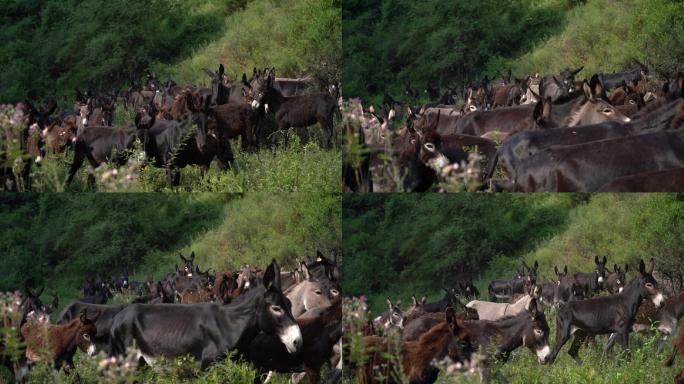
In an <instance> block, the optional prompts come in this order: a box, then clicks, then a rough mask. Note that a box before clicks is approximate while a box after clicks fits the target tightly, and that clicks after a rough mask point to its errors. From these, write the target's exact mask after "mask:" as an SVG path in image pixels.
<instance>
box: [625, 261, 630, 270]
mask: <svg viewBox="0 0 684 384" xmlns="http://www.w3.org/2000/svg"><path fill="white" fill-rule="evenodd" d="M627 271H629V265H628V264H627V263H625V272H627Z"/></svg>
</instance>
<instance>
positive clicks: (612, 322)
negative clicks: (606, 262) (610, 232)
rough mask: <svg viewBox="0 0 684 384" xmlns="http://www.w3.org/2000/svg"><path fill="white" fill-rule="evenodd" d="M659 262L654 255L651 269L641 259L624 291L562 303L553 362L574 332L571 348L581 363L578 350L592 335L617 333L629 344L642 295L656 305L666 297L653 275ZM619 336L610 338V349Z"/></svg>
mask: <svg viewBox="0 0 684 384" xmlns="http://www.w3.org/2000/svg"><path fill="white" fill-rule="evenodd" d="M654 266H655V262H654V261H653V259H651V263H650V269H649V271H646V265H645V264H644V261H643V260H640V261H639V271H638V273H637V275H636V277H635V278H634V280H632V282H631V283H630V284H629V285H627V286H626V287H625V288H624V289H623V290H622V292H620V293H618V294H617V295H611V296H602V297H595V298H589V299H586V300H580V301H570V302H568V303H564V304H561V305H560V306H559V308H558V312H557V313H556V345H555V347H554V349H553V352H552V354H551V359H550V360H551V362H553V361H554V360H555V359H556V356H557V355H558V353H559V352H560V350H561V348H563V345H565V343H566V342H567V341H568V339H569V338H570V336H571V335H572V334H573V333H576V335H575V340H574V341H573V343H572V346H571V347H570V349H569V350H568V354H569V355H570V356H572V358H573V359H575V361H576V362H577V364H580V365H581V364H582V360H581V359H580V358H579V355H578V352H579V348H580V346H581V344H582V341H583V340H584V339H585V338H586V336H588V335H600V334H610V333H616V334H617V335H618V337H620V344H622V348H623V349H625V350H627V348H628V346H629V333H630V332H631V331H632V324H633V323H634V318H635V316H636V314H637V310H638V308H639V303H640V302H641V300H642V299H647V300H651V301H652V302H653V304H654V305H655V306H656V307H659V306H660V305H661V304H662V302H663V301H664V297H663V294H662V293H661V292H660V291H659V290H658V282H657V281H656V280H655V278H654V277H653V275H652V272H653V268H654ZM614 340H615V338H612V339H611V340H609V342H608V345H607V346H606V351H610V350H611V349H612V347H613V343H614Z"/></svg>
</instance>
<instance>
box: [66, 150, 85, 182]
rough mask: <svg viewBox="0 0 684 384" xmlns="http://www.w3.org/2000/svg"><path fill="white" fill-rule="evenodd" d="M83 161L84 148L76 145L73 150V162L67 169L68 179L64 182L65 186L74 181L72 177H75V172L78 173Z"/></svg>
mask: <svg viewBox="0 0 684 384" xmlns="http://www.w3.org/2000/svg"><path fill="white" fill-rule="evenodd" d="M84 160H85V148H83V146H82V145H79V143H76V148H74V161H73V162H72V163H71V167H70V168H69V177H68V178H67V181H66V184H67V185H70V184H71V182H72V181H73V180H74V176H75V175H76V172H78V170H79V168H81V165H83V161H84Z"/></svg>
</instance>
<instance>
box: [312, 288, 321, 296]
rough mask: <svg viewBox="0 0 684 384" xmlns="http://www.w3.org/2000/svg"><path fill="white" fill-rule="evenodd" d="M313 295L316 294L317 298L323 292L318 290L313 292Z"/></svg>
mask: <svg viewBox="0 0 684 384" xmlns="http://www.w3.org/2000/svg"><path fill="white" fill-rule="evenodd" d="M314 293H315V294H317V295H318V296H320V295H322V294H323V292H321V290H320V289H317V290H315V291H314Z"/></svg>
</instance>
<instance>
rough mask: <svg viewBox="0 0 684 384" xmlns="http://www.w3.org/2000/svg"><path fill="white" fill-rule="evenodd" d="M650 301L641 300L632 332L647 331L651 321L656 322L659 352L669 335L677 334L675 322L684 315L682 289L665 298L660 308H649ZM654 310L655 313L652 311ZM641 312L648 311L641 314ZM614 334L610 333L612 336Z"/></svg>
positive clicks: (683, 290)
mask: <svg viewBox="0 0 684 384" xmlns="http://www.w3.org/2000/svg"><path fill="white" fill-rule="evenodd" d="M650 304H651V302H649V301H642V302H641V303H640V304H639V310H638V312H637V316H636V319H635V322H634V325H633V326H632V330H633V331H634V332H649V331H650V330H651V325H652V324H653V323H655V324H657V326H656V330H657V331H658V333H659V334H660V340H659V341H658V349H657V352H656V353H658V354H660V353H661V352H662V351H663V349H664V348H665V341H666V340H667V338H668V337H669V336H670V335H673V336H676V335H677V323H678V322H679V319H681V318H682V316H684V289H680V290H679V292H678V293H677V294H676V295H674V296H672V297H669V298H667V300H665V302H664V303H663V305H662V306H661V307H660V308H650V307H651V305H650ZM647 307H649V308H647ZM653 310H655V311H656V312H655V313H652V312H653ZM642 312H649V313H648V314H642ZM615 336H617V335H615V334H613V335H611V338H614V337H615Z"/></svg>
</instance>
